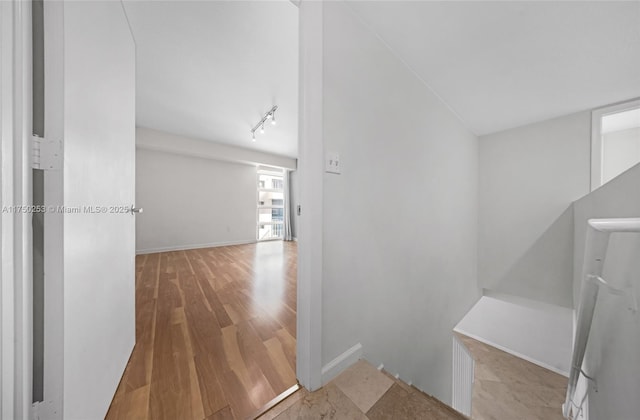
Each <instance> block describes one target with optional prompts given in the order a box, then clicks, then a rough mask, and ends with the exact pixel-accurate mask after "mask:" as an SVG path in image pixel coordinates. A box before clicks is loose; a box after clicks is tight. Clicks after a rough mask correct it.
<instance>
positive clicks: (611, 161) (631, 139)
mask: <svg viewBox="0 0 640 420" xmlns="http://www.w3.org/2000/svg"><path fill="white" fill-rule="evenodd" d="M638 162H640V127H635V128H629V129H626V130H620V131H613V132H609V133H606V134H603V135H602V183H603V184H604V183H605V182H609V181H610V180H612V179H613V178H615V177H616V176H618V175H620V174H621V173H623V172H624V171H626V170H627V169H629V168H631V167H632V166H634V165H636V164H637V163H638Z"/></svg>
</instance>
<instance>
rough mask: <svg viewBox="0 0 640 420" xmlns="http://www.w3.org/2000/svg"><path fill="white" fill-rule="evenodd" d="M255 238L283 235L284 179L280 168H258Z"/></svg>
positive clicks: (266, 238)
mask: <svg viewBox="0 0 640 420" xmlns="http://www.w3.org/2000/svg"><path fill="white" fill-rule="evenodd" d="M257 185H258V193H257V196H258V197H257V198H258V200H257V239H258V240H259V241H264V240H270V239H282V238H283V237H284V179H283V172H282V170H277V169H273V168H269V169H268V170H267V169H260V168H259V169H258V184H257Z"/></svg>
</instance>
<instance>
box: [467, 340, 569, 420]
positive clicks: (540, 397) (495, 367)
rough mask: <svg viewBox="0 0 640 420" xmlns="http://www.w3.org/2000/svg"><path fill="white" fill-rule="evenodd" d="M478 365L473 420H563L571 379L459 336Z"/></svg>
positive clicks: (474, 389) (476, 367) (474, 390)
mask: <svg viewBox="0 0 640 420" xmlns="http://www.w3.org/2000/svg"><path fill="white" fill-rule="evenodd" d="M458 337H460V339H461V340H462V342H463V343H464V344H465V346H467V348H468V349H469V351H470V352H471V354H472V356H473V358H474V360H475V362H476V366H475V383H474V386H473V401H472V409H471V418H473V419H474V420H502V419H527V420H562V419H563V417H562V408H561V407H562V403H563V402H564V397H565V393H566V390H567V382H568V379H567V378H566V377H564V376H562V375H559V374H557V373H555V372H552V371H550V370H547V369H545V368H542V367H540V366H537V365H534V364H533V363H530V362H528V361H526V360H523V359H520V358H518V357H515V356H512V355H511V354H508V353H505V352H504V351H502V350H498V349H497V348H495V347H491V346H489V345H487V344H484V343H481V342H479V341H477V340H474V339H472V338H469V337H467V336H464V335H461V334H458Z"/></svg>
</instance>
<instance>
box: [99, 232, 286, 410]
mask: <svg viewBox="0 0 640 420" xmlns="http://www.w3.org/2000/svg"><path fill="white" fill-rule="evenodd" d="M296 271H297V245H296V243H294V242H280V241H277V242H262V243H257V244H248V245H236V246H227V247H219V248H207V249H194V250H187V251H174V252H162V253H156V254H147V255H139V256H137V257H136V346H135V348H134V351H133V353H132V355H131V358H130V360H129V363H128V365H127V368H126V370H125V373H124V375H123V378H122V380H121V382H120V385H119V387H118V390H117V391H116V394H115V396H114V399H113V401H112V403H111V407H110V409H109V412H108V414H107V417H106V418H107V419H154V420H156V419H204V418H206V419H229V418H245V417H247V416H248V415H251V414H252V413H254V412H256V410H258V409H259V408H261V407H263V406H264V405H265V404H266V403H267V402H269V401H270V400H272V399H273V398H274V397H275V396H277V395H279V394H280V393H282V392H284V391H285V390H286V389H288V388H289V387H291V386H292V385H294V384H295V383H296V375H295V366H296V362H295V353H296V340H295V336H296Z"/></svg>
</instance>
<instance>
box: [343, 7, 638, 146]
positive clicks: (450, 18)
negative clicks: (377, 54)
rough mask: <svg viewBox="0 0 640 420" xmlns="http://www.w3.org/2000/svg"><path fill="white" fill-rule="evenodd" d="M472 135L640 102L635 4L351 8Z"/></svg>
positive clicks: (636, 8)
mask: <svg viewBox="0 0 640 420" xmlns="http://www.w3.org/2000/svg"><path fill="white" fill-rule="evenodd" d="M349 5H350V7H351V8H352V10H353V11H354V13H355V14H356V15H357V16H359V17H360V18H361V20H362V21H363V22H364V23H365V24H366V25H367V26H369V28H370V29H371V30H372V31H374V32H375V33H376V34H377V35H378V36H379V37H380V38H382V39H383V40H384V42H385V43H386V44H387V45H388V46H389V48H391V49H392V50H393V51H394V52H395V54H396V55H397V56H398V57H400V58H401V59H402V60H403V61H404V62H405V63H406V64H407V65H408V66H409V67H411V68H412V69H413V70H414V71H415V72H416V73H417V74H418V75H419V76H420V78H422V80H424V81H425V82H426V83H427V84H428V85H429V86H430V87H431V88H432V89H433V90H434V91H435V92H436V93H437V94H438V95H439V96H440V97H441V98H442V99H443V100H444V101H445V102H446V103H447V104H448V105H449V106H450V107H451V108H453V109H454V110H455V111H456V113H458V115H459V116H460V117H461V119H462V120H463V121H465V122H466V124H467V126H468V127H469V128H470V129H471V130H472V131H474V132H475V133H476V134H479V135H482V134H487V133H492V132H496V131H501V130H504V129H508V128H511V127H517V126H521V125H525V124H528V123H532V122H536V121H542V120H546V119H549V118H553V117H557V116H561V115H566V114H570V113H573V112H577V111H582V110H585V109H589V108H594V107H599V106H602V105H607V104H611V103H615V102H618V101H623V100H627V99H631V98H634V97H639V96H640V2H638V1H630V2H619V1H600V2H598V1H471V2H469V1H467V2H459V1H406V2H405V1H349Z"/></svg>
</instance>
